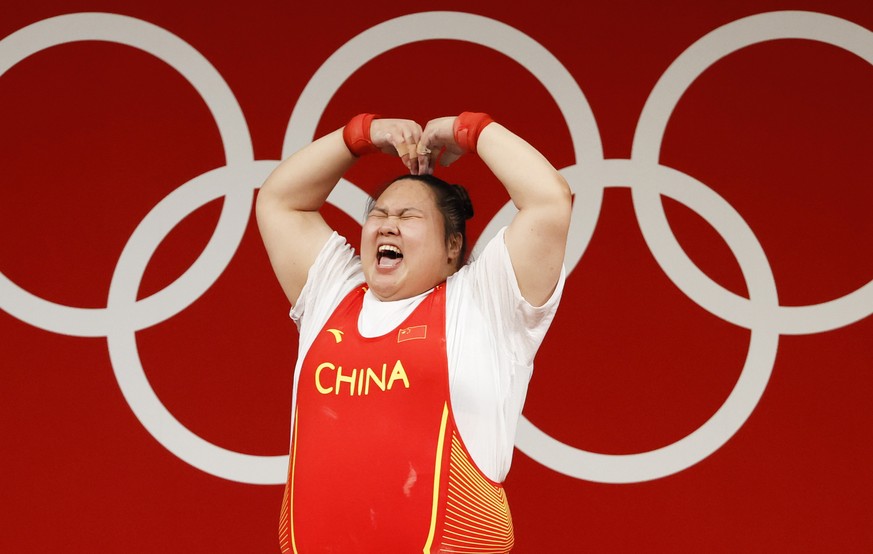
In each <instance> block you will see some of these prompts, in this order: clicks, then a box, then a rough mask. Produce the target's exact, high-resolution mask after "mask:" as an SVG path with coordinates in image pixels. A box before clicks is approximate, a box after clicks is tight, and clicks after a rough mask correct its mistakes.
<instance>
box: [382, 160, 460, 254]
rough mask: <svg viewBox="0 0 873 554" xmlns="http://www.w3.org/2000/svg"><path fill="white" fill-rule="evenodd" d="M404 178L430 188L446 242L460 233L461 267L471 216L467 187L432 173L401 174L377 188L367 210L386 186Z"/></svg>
mask: <svg viewBox="0 0 873 554" xmlns="http://www.w3.org/2000/svg"><path fill="white" fill-rule="evenodd" d="M405 180H409V181H418V182H419V183H423V184H425V185H427V186H428V188H430V190H431V192H432V193H433V195H434V200H435V204H436V207H437V209H438V210H439V211H440V213H441V214H442V215H443V228H444V230H445V240H446V244H448V242H449V239H450V238H451V237H452V236H454V235H456V234H459V235H461V250H460V252H459V255H458V261H457V263H456V267H458V268H460V267H462V266H463V265H464V264H466V263H467V220H468V219H470V218H471V217H473V203H472V202H471V201H470V196H469V195H468V194H467V189H465V188H464V187H462V186H461V185H453V184H449V183H447V182H445V181H443V180H442V179H440V178H439V177H434V176H433V175H401V176H400V177H397V178H395V179H393V180H392V181H390V182H388V183H387V184H386V185H385V186H383V187H382V188H381V189H379V191H378V193H377V194H376V196H375V197H373V198H370V200H369V201H368V202H367V212H368V213H369V212H370V210H372V209H373V205H374V204H375V203H376V198H379V196H381V195H382V193H383V192H385V190H386V189H387V188H388V187H390V186H391V185H393V184H394V183H396V182H397V181H405Z"/></svg>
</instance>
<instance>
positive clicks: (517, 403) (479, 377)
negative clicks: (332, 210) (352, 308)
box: [291, 229, 565, 482]
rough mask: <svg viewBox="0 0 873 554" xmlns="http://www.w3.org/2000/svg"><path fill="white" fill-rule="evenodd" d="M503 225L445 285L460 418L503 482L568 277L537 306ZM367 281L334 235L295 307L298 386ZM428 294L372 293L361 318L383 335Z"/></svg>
mask: <svg viewBox="0 0 873 554" xmlns="http://www.w3.org/2000/svg"><path fill="white" fill-rule="evenodd" d="M504 230H505V229H502V230H501V231H500V232H499V233H498V234H497V236H495V237H494V238H493V239H492V240H491V241H490V242H489V243H488V245H487V246H486V247H485V249H484V250H483V251H482V254H481V255H480V256H479V257H478V258H477V259H476V260H474V261H472V262H470V263H469V264H467V265H465V266H464V267H462V268H461V269H460V270H459V271H458V272H456V273H455V274H454V275H452V276H451V277H449V278H448V281H447V284H446V350H447V352H446V354H447V357H448V364H449V386H450V394H451V401H452V408H453V413H454V417H455V422H456V423H457V426H458V432H459V433H460V435H461V437H462V439H463V440H464V443H465V445H466V446H467V450H468V451H469V453H470V456H472V458H473V461H474V462H475V463H476V464H477V465H478V466H479V469H480V470H481V471H482V472H483V473H484V474H485V476H486V477H488V478H489V479H491V480H493V481H497V482H502V481H503V479H504V478H505V477H506V473H507V472H508V471H509V466H510V464H511V462H512V450H513V446H514V443H515V431H516V427H517V424H518V418H519V416H520V415H521V410H522V407H523V405H524V399H525V396H526V395H527V386H528V382H529V381H530V377H531V373H532V372H533V359H534V355H535V354H536V351H537V349H538V348H539V346H540V344H541V343H542V340H543V337H544V336H545V334H546V331H547V330H548V328H549V325H551V323H552V319H553V318H554V315H555V311H556V310H557V308H558V302H559V300H560V298H561V292H562V290H563V288H564V279H565V272H564V270H563V269H562V271H561V276H560V278H559V280H558V285H557V286H556V287H555V292H554V293H552V296H551V298H549V300H548V301H547V302H546V303H545V304H544V305H542V306H540V307H534V306H531V305H530V304H529V303H528V302H527V301H525V299H524V298H523V297H522V296H521V292H520V291H519V289H518V283H517V281H516V279H515V273H514V272H513V269H512V264H511V262H510V259H509V252H508V250H507V249H506V245H505V243H504V241H503V233H504ZM363 282H364V274H363V272H362V270H361V263H360V258H359V257H358V256H357V255H355V252H354V250H353V249H352V247H351V246H350V245H349V244H348V242H346V240H345V239H344V238H343V237H341V236H340V235H338V234H337V233H334V234H333V235H332V236H331V237H330V239H328V241H327V243H326V244H325V245H324V247H323V248H322V250H321V252H320V253H319V255H318V258H317V259H316V261H315V263H314V264H313V266H312V267H311V268H310V270H309V275H308V277H307V280H306V284H305V285H304V287H303V290H302V291H301V293H300V297H299V298H298V299H297V304H295V305H294V307H293V308H292V309H291V319H293V320H294V322H295V323H296V324H297V329H298V330H299V332H300V347H299V351H298V355H297V367H296V369H295V372H294V390H295V391H296V390H297V380H298V378H299V376H300V368H301V365H302V363H303V360H304V358H305V357H306V353H307V352H308V351H309V347H310V346H311V345H312V342H313V341H314V340H315V337H316V335H317V334H318V333H319V332H320V331H321V330H322V328H323V327H324V324H325V323H326V322H327V320H328V317H329V316H330V314H331V313H332V312H333V310H334V309H335V308H336V307H337V305H338V304H339V303H340V301H341V300H342V299H343V298H344V297H345V296H346V295H347V294H348V293H349V292H350V291H351V290H352V289H353V288H354V287H356V286H358V285H360V284H361V283H363ZM429 292H430V291H428V292H425V293H423V294H420V295H418V296H415V297H413V298H407V299H404V300H397V301H391V302H382V301H380V300H378V299H377V298H376V297H375V296H374V295H373V294H372V292H370V291H368V292H367V293H366V294H365V295H364V305H363V308H362V309H361V315H360V317H359V319H358V329H359V331H360V333H361V335H363V336H365V337H376V336H381V335H384V334H385V333H387V332H389V331H391V330H393V329H395V328H396V327H397V326H398V325H400V323H402V322H403V320H404V319H405V318H406V317H407V316H408V315H409V314H410V313H412V311H413V310H414V309H415V308H416V307H417V306H418V304H419V303H420V302H421V300H422V299H423V298H424V297H425V296H427V294H429ZM294 402H295V403H296V394H295V399H294ZM292 413H293V409H292Z"/></svg>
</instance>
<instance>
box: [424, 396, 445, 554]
mask: <svg viewBox="0 0 873 554" xmlns="http://www.w3.org/2000/svg"><path fill="white" fill-rule="evenodd" d="M448 419H449V406H448V404H443V418H442V421H441V422H440V436H439V440H437V447H436V463H435V464H434V471H433V507H432V509H431V513H430V531H429V532H428V534H427V542H425V543H424V550H423V551H424V554H430V549H431V547H432V546H433V536H434V534H436V525H437V514H438V512H439V504H440V473H441V470H442V465H443V447H444V442H445V437H446V422H447V421H448Z"/></svg>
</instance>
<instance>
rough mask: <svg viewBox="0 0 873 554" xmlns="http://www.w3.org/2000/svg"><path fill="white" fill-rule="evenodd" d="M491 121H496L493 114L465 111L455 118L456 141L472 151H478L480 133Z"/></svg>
mask: <svg viewBox="0 0 873 554" xmlns="http://www.w3.org/2000/svg"><path fill="white" fill-rule="evenodd" d="M489 123H494V120H493V119H491V116H490V115H488V114H487V113H480V112H464V113H462V114H461V115H459V116H458V118H457V119H455V125H454V127H453V129H452V130H453V131H454V134H455V142H456V143H457V144H458V146H460V147H461V148H463V149H464V150H468V151H470V152H473V153H474V154H475V153H476V143H478V142H479V133H481V132H482V129H484V128H485V127H486V126H487V125H488V124H489Z"/></svg>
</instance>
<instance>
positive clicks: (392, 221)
mask: <svg viewBox="0 0 873 554" xmlns="http://www.w3.org/2000/svg"><path fill="white" fill-rule="evenodd" d="M398 231H399V229H398V228H397V218H396V217H394V216H388V217H385V218H383V219H382V222H381V224H380V225H379V234H380V235H396V234H398Z"/></svg>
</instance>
